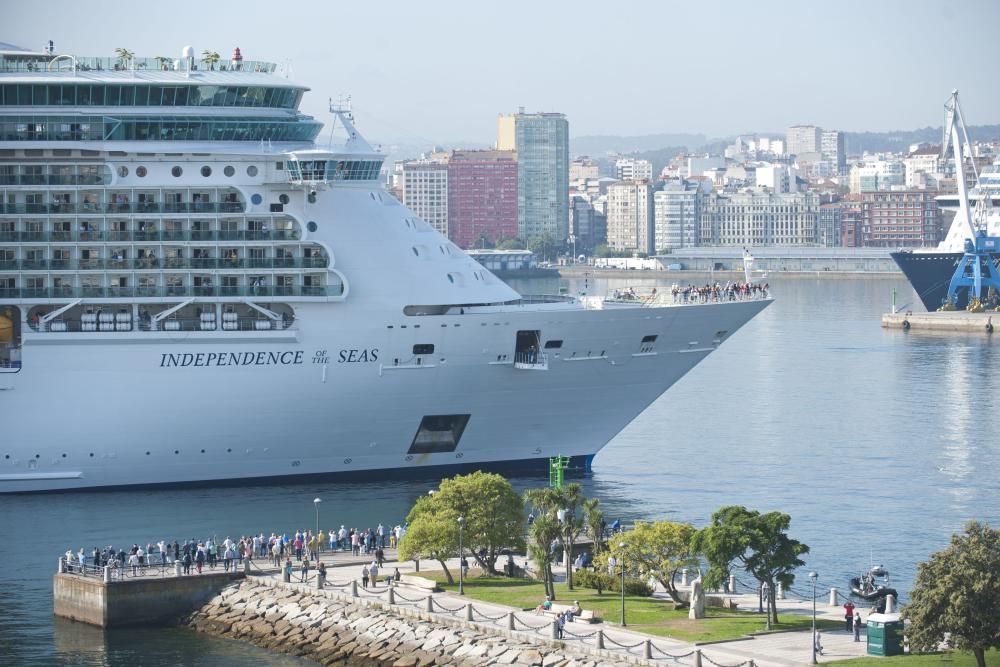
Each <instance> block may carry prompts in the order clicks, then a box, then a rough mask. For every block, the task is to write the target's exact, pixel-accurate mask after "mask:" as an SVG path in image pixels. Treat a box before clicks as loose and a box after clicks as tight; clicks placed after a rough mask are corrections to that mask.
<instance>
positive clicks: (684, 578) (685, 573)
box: [681, 568, 691, 586]
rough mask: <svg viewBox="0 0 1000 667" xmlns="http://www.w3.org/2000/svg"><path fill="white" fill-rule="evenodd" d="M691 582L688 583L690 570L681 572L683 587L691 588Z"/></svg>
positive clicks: (685, 569)
mask: <svg viewBox="0 0 1000 667" xmlns="http://www.w3.org/2000/svg"><path fill="white" fill-rule="evenodd" d="M690 585H691V582H690V581H688V569H687V568H684V569H683V570H681V586H690Z"/></svg>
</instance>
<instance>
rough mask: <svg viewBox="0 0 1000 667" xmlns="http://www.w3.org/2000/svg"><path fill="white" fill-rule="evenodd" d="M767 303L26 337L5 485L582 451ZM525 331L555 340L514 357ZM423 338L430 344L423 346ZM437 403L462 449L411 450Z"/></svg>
mask: <svg viewBox="0 0 1000 667" xmlns="http://www.w3.org/2000/svg"><path fill="white" fill-rule="evenodd" d="M769 303H770V301H769V300H752V301H738V302H729V303H710V304H692V305H683V306H669V307H660V308H656V307H649V308H637V307H629V308H614V307H608V308H604V309H575V310H560V309H558V308H555V309H552V310H547V311H546V310H541V311H540V310H537V309H534V308H533V309H528V308H523V309H518V308H514V309H511V310H507V311H505V312H493V313H487V312H484V313H471V312H470V313H464V314H459V315H442V316H429V317H423V318H402V317H398V316H395V317H389V316H388V315H386V316H384V317H379V316H377V315H374V314H372V313H367V314H366V316H365V317H364V318H363V319H362V318H360V317H350V316H349V314H348V313H344V317H343V319H340V318H337V320H334V319H333V318H331V317H329V315H328V312H329V309H325V308H324V307H323V306H321V305H317V306H303V307H302V310H301V313H300V320H299V321H300V322H303V323H309V324H308V326H306V325H305V324H303V325H302V326H301V328H298V327H295V328H292V329H289V330H284V331H278V332H275V331H270V332H264V334H262V335H261V337H260V338H259V339H257V340H245V339H241V340H234V339H233V338H232V337H226V336H225V335H223V334H224V332H194V333H185V334H184V335H177V334H176V333H174V332H157V333H156V334H152V333H151V334H147V336H146V337H144V338H141V339H139V338H137V337H135V336H132V335H130V334H122V335H121V336H120V337H118V336H116V334H103V338H98V337H97V336H95V337H93V338H92V339H91V340H88V341H86V343H87V344H86V345H84V344H83V343H84V342H85V341H83V340H81V336H82V335H83V334H80V333H73V334H65V335H64V336H60V335H59V334H53V333H47V334H34V335H31V334H27V335H26V337H25V344H24V352H23V363H22V367H21V369H20V371H19V372H17V373H5V374H2V375H0V390H3V391H0V410H2V411H3V413H4V414H9V415H17V418H16V419H13V420H10V421H8V422H7V424H6V425H5V430H6V433H5V438H4V439H5V443H6V446H5V447H3V450H4V454H5V458H4V459H2V460H0V492H30V491H42V490H68V489H80V488H90V487H119V486H134V485H146V484H167V483H196V482H208V481H219V480H230V481H231V480H248V479H254V478H270V477H285V476H291V475H338V474H339V475H365V476H371V475H378V474H379V473H380V472H381V474H384V475H386V476H390V475H415V476H419V475H425V474H430V472H429V471H431V470H435V471H437V470H441V469H442V468H445V467H456V466H459V467H466V468H467V467H482V468H490V467H492V466H496V467H504V466H509V465H510V463H511V462H515V461H529V460H540V459H544V458H546V457H549V456H556V455H563V456H573V457H577V459H578V460H581V461H585V460H587V458H588V457H592V456H593V455H594V454H595V453H596V452H597V451H599V450H600V449H601V447H603V446H604V445H605V444H606V443H607V442H608V441H609V440H611V438H612V437H613V436H614V435H615V434H617V433H618V432H619V431H620V430H621V429H622V428H624V427H625V426H626V425H627V424H628V423H629V422H631V421H632V420H633V419H634V418H635V417H636V416H637V415H638V414H639V413H641V412H642V411H643V410H644V409H645V408H646V407H647V406H648V405H649V404H650V403H652V402H653V401H654V400H656V399H657V398H658V397H659V396H660V395H661V394H662V393H663V392H664V391H666V390H667V389H668V388H669V387H670V386H671V385H672V384H674V383H675V382H676V381H677V380H678V379H680V378H681V377H682V376H683V375H684V374H685V373H686V372H687V371H688V370H690V369H691V368H692V367H693V366H694V365H695V364H696V363H697V362H698V361H700V360H701V359H702V358H704V357H705V356H706V355H707V354H708V353H710V352H711V351H713V350H714V349H715V348H716V347H717V346H718V345H719V344H720V343H721V342H722V340H724V339H725V338H728V337H729V336H730V335H732V333H733V332H735V331H736V330H737V329H739V328H740V327H741V326H742V325H743V324H744V323H745V322H747V321H749V320H750V319H751V318H752V317H753V316H754V315H756V314H757V313H758V312H759V311H760V310H762V309H763V308H764V307H766V306H767V305H768V304H769ZM345 307H346V308H350V306H349V305H347V304H345ZM310 310H313V311H314V312H310ZM403 319H408V320H410V321H409V322H401V321H400V320H403ZM414 320H417V321H419V323H417V322H414ZM360 321H366V322H369V323H371V322H373V321H380V322H379V326H377V327H371V326H369V327H367V328H366V327H360V326H359V327H352V326H351V324H350V323H351V322H360ZM401 325H402V326H401ZM519 330H537V331H541V332H542V333H541V335H542V340H546V341H548V340H561V341H563V342H562V344H561V347H560V348H559V349H550V350H548V355H547V359H546V365H545V367H544V368H543V367H542V366H541V364H535V365H534V366H531V367H528V368H523V367H521V368H519V367H518V366H517V365H515V364H514V363H513V362H512V361H511V359H513V355H514V346H515V339H516V332H517V331H519ZM109 336H110V337H112V338H111V339H110V340H109V339H108V337H109ZM647 336H656V337H657V338H656V342H655V344H653V345H650V344H649V343H645V344H644V343H642V339H643V338H644V337H647ZM415 343H422V344H433V345H434V346H435V352H434V354H433V355H428V356H427V357H425V358H422V359H420V360H419V361H417V360H415V359H413V358H412V355H411V354H410V350H411V348H412V346H413V345H414V344H415ZM53 415H59V419H53V418H52V416H53ZM441 415H467V422H466V423H465V425H464V429H463V430H462V432H461V433H460V435H459V438H458V442H457V445H456V446H455V447H453V448H452V449H451V450H449V451H440V452H431V453H428V452H420V451H416V452H415V447H417V446H416V445H415V443H416V438H417V433H418V431H419V429H420V428H421V424H422V420H424V419H425V418H427V417H428V416H441ZM658 446H663V445H662V444H660V445H658ZM417 449H418V450H419V447H417ZM6 457H9V458H6ZM539 471H540V472H542V471H543V468H541V467H539Z"/></svg>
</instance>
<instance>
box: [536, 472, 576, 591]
mask: <svg viewBox="0 0 1000 667" xmlns="http://www.w3.org/2000/svg"><path fill="white" fill-rule="evenodd" d="M525 500H526V501H527V502H528V503H530V504H531V505H532V506H533V507H534V508H535V509H536V510H537V515H538V516H539V517H543V516H544V517H547V518H549V519H552V520H553V521H554V522H555V529H556V535H555V536H554V537H553V536H549V535H548V532H547V531H548V529H549V527H548V526H547V525H546V526H545V527H544V530H543V529H541V528H540V529H538V530H540V531H542V532H545V535H544V537H545V538H547V541H544V540H542V539H539V540H538V543H539V546H542V545H543V544H544V545H545V548H546V549H550V545H551V543H552V541H553V539H558V540H559V541H560V542H561V543H562V545H563V554H564V555H563V560H564V563H565V565H566V585H567V587H568V588H569V589H570V590H573V567H572V564H571V560H572V558H573V548H574V545H575V544H576V539H577V538H578V537H579V536H580V533H582V532H583V529H584V528H585V527H586V523H585V522H584V516H583V515H581V513H580V510H581V508H582V507H583V505H584V503H585V502H586V498H584V496H583V487H582V486H580V484H578V483H576V482H573V483H572V484H567V485H566V486H564V487H562V488H559V489H554V488H551V487H546V488H542V489H531V490H530V491H528V492H526V493H525ZM535 523H538V521H537V519H536V521H535ZM532 528H534V525H532ZM549 565H550V569H551V563H550V564H549Z"/></svg>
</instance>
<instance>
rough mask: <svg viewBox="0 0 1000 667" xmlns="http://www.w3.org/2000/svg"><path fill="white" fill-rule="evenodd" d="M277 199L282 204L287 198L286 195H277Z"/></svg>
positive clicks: (286, 201) (285, 202)
mask: <svg viewBox="0 0 1000 667" xmlns="http://www.w3.org/2000/svg"><path fill="white" fill-rule="evenodd" d="M278 201H279V202H281V203H282V204H287V203H288V201H289V200H288V195H280V196H279V197H278Z"/></svg>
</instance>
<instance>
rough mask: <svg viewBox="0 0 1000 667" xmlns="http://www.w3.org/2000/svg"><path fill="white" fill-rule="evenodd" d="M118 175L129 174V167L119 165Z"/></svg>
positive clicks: (123, 176) (124, 175)
mask: <svg viewBox="0 0 1000 667" xmlns="http://www.w3.org/2000/svg"><path fill="white" fill-rule="evenodd" d="M118 175H119V176H120V177H122V178H125V177H126V176H128V167H126V166H125V165H122V166H120V167H118Z"/></svg>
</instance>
